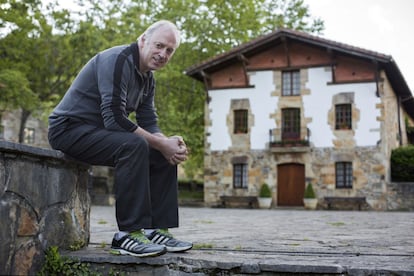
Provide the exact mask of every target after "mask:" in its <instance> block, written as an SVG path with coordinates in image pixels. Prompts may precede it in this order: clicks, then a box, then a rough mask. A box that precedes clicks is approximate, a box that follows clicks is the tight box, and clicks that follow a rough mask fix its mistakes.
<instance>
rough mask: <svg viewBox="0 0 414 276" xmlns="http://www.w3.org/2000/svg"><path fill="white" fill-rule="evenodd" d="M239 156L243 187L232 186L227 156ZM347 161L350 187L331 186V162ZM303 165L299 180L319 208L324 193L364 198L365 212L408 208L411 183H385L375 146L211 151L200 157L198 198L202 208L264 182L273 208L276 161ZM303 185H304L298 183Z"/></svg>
mask: <svg viewBox="0 0 414 276" xmlns="http://www.w3.org/2000/svg"><path fill="white" fill-rule="evenodd" d="M234 157H244V158H245V159H246V160H247V165H248V180H247V182H248V187H247V189H235V188H233V167H232V158H234ZM343 161H351V162H352V163H353V186H352V188H350V189H338V188H336V187H335V162H343ZM287 163H296V164H303V165H305V179H306V181H308V182H312V183H313V187H314V189H315V192H316V194H317V197H318V199H319V208H327V205H326V202H324V197H325V196H337V197H365V198H366V201H367V208H364V209H371V210H378V211H380V210H381V211H385V210H414V183H392V182H390V181H389V177H388V170H387V169H386V164H387V163H386V160H385V159H384V156H383V155H382V154H381V153H380V147H379V146H377V147H375V146H373V147H355V148H348V149H337V148H314V147H312V148H311V150H310V151H309V152H302V153H297V152H292V153H271V152H270V151H269V150H263V151H261V150H250V151H242V150H237V151H236V150H234V151H211V152H209V153H208V154H206V155H205V167H206V168H208V169H205V172H204V173H205V174H204V201H205V203H206V205H207V206H215V205H218V204H219V203H220V196H221V195H233V196H257V195H258V191H259V188H260V185H261V184H262V183H264V182H266V183H267V184H269V186H270V187H271V190H272V197H273V206H277V205H278V203H277V198H278V196H277V191H278V183H277V179H278V172H277V166H278V165H280V164H287ZM304 184H305V183H304Z"/></svg>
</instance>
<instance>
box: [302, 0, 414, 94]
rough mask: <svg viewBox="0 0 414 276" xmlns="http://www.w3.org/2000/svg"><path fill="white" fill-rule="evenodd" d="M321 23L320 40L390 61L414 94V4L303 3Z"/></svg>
mask: <svg viewBox="0 0 414 276" xmlns="http://www.w3.org/2000/svg"><path fill="white" fill-rule="evenodd" d="M304 3H305V4H306V5H307V6H308V7H309V11H310V14H311V16H312V17H319V18H320V19H322V20H323V21H324V26H325V30H324V31H323V34H322V35H319V36H321V37H323V38H326V39H329V40H333V41H337V42H341V43H346V44H349V45H351V46H356V47H361V48H363V49H366V50H371V51H376V52H378V53H381V54H386V55H390V56H392V57H393V59H394V61H395V62H396V64H397V66H398V68H399V69H400V71H401V73H402V74H403V76H404V79H405V81H406V82H407V84H408V86H409V88H410V90H411V93H412V94H414V93H413V90H414V56H413V55H414V48H413V47H414V31H413V29H412V28H414V16H413V10H414V1H412V0H304Z"/></svg>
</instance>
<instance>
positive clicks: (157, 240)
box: [147, 229, 193, 252]
mask: <svg viewBox="0 0 414 276" xmlns="http://www.w3.org/2000/svg"><path fill="white" fill-rule="evenodd" d="M147 238H148V239H149V240H150V241H151V242H152V243H154V244H161V245H165V247H166V248H167V252H184V251H187V250H190V249H191V248H192V247H193V244H192V243H191V242H185V241H179V240H177V239H174V237H173V236H172V235H171V233H170V232H168V230H165V229H157V230H154V231H153V232H152V233H151V234H149V235H147Z"/></svg>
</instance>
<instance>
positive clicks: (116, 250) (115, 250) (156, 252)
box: [110, 248, 167, 257]
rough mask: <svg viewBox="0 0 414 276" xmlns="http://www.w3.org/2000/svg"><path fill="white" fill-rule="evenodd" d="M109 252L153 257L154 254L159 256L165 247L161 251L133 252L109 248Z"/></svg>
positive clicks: (163, 252)
mask: <svg viewBox="0 0 414 276" xmlns="http://www.w3.org/2000/svg"><path fill="white" fill-rule="evenodd" d="M110 253H111V254H114V255H131V256H135V257H155V256H160V255H163V254H165V253H167V249H164V250H162V251H154V252H147V253H139V254H138V253H134V252H130V251H127V250H124V249H122V248H111V250H110Z"/></svg>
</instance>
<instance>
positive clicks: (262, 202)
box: [258, 197, 272, 209]
mask: <svg viewBox="0 0 414 276" xmlns="http://www.w3.org/2000/svg"><path fill="white" fill-rule="evenodd" d="M258 200H259V207H260V208H261V209H269V208H270V205H271V204H272V198H271V197H259V198H258Z"/></svg>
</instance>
